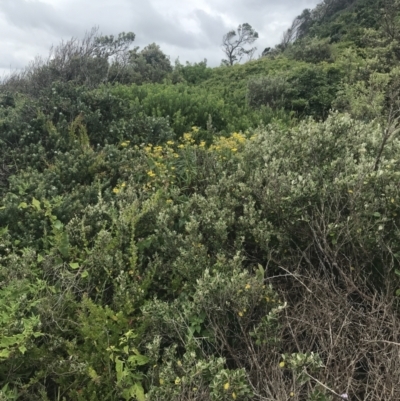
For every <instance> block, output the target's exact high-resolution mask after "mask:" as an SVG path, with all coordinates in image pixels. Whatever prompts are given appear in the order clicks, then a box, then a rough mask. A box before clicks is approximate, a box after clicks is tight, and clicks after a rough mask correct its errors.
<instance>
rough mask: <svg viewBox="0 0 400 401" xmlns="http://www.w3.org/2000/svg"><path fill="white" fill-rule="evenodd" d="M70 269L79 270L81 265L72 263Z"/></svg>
mask: <svg viewBox="0 0 400 401" xmlns="http://www.w3.org/2000/svg"><path fill="white" fill-rule="evenodd" d="M69 267H70V268H71V269H74V270H76V269H79V263H76V262H71V263H70V264H69Z"/></svg>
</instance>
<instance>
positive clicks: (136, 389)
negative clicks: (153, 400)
mask: <svg viewBox="0 0 400 401" xmlns="http://www.w3.org/2000/svg"><path fill="white" fill-rule="evenodd" d="M130 390H131V391H130V393H131V396H133V397H136V399H137V400H138V401H146V397H145V396H144V389H143V386H142V385H141V384H140V383H135V384H134V385H133V386H132V387H131V389H130Z"/></svg>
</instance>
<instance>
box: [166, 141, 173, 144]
mask: <svg viewBox="0 0 400 401" xmlns="http://www.w3.org/2000/svg"><path fill="white" fill-rule="evenodd" d="M174 143H175V142H174V141H168V142H167V145H173V144H174Z"/></svg>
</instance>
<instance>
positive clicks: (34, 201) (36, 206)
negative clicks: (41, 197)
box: [32, 198, 41, 210]
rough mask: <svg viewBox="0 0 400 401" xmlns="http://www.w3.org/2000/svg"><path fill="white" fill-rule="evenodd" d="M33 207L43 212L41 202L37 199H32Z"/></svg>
mask: <svg viewBox="0 0 400 401" xmlns="http://www.w3.org/2000/svg"><path fill="white" fill-rule="evenodd" d="M32 205H33V207H34V208H35V209H36V210H41V207H40V202H39V201H38V200H37V199H36V198H33V199H32Z"/></svg>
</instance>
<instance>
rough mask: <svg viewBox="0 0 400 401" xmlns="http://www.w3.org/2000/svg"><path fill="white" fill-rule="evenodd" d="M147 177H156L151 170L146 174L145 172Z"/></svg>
mask: <svg viewBox="0 0 400 401" xmlns="http://www.w3.org/2000/svg"><path fill="white" fill-rule="evenodd" d="M147 175H148V176H149V177H155V176H156V174H155V172H154V171H153V170H150V171H148V172H147Z"/></svg>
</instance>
